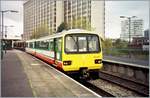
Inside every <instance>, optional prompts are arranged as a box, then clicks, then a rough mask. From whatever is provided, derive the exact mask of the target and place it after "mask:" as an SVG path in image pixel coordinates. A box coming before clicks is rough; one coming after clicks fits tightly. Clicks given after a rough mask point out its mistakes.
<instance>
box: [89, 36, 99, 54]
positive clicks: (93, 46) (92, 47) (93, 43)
mask: <svg viewBox="0 0 150 98" xmlns="http://www.w3.org/2000/svg"><path fill="white" fill-rule="evenodd" d="M88 47H89V51H90V52H92V51H99V41H98V37H97V36H88Z"/></svg>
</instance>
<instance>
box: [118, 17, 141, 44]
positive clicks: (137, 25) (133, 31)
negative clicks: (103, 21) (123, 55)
mask: <svg viewBox="0 0 150 98" xmlns="http://www.w3.org/2000/svg"><path fill="white" fill-rule="evenodd" d="M129 30H130V32H129ZM129 33H130V35H129ZM142 36H143V20H142V19H131V22H130V23H129V20H124V21H122V22H121V34H120V38H121V39H122V40H126V41H129V38H130V41H132V38H133V37H142Z"/></svg>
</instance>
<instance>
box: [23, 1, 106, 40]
mask: <svg viewBox="0 0 150 98" xmlns="http://www.w3.org/2000/svg"><path fill="white" fill-rule="evenodd" d="M104 6H105V2H104V1H103V0H99V1H96V0H28V1H27V2H25V3H24V34H23V39H24V40H28V39H30V38H31V36H32V35H33V32H34V33H36V32H37V31H38V28H40V27H42V26H46V27H48V32H43V33H45V35H48V34H52V33H55V32H56V31H57V28H58V26H59V25H60V24H61V23H62V22H65V23H67V24H68V27H69V29H74V28H83V27H86V26H87V27H88V26H89V25H90V26H91V27H92V29H93V30H94V31H95V32H97V33H99V34H100V35H101V37H104V26H105V18H104V16H105V13H104ZM79 20H80V21H81V22H80V23H79V22H78V21H79Z"/></svg>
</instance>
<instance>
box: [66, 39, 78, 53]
mask: <svg viewBox="0 0 150 98" xmlns="http://www.w3.org/2000/svg"><path fill="white" fill-rule="evenodd" d="M65 42H66V47H65V51H66V52H77V37H76V36H66V41H65Z"/></svg>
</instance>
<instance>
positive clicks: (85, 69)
mask: <svg viewBox="0 0 150 98" xmlns="http://www.w3.org/2000/svg"><path fill="white" fill-rule="evenodd" d="M27 42H28V44H29V45H28V47H27V49H26V51H27V52H29V53H31V54H33V55H35V56H37V57H39V58H41V59H43V60H45V61H46V62H48V63H50V64H53V65H54V66H56V67H58V68H59V69H62V70H63V71H65V72H67V73H74V72H75V73H76V72H77V73H81V75H83V76H84V77H88V76H89V75H90V74H93V73H96V74H95V75H98V71H99V69H101V68H102V49H101V42H100V36H99V35H98V34H97V33H94V32H90V31H86V30H78V29H75V30H68V31H63V32H61V33H58V34H55V35H51V36H49V37H44V38H40V39H36V40H32V41H27ZM42 42H43V43H44V42H47V49H43V50H42V48H38V47H39V46H40V47H44V44H42ZM31 44H33V45H31ZM30 46H31V47H30ZM91 76H92V75H91Z"/></svg>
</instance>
